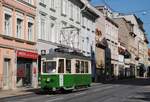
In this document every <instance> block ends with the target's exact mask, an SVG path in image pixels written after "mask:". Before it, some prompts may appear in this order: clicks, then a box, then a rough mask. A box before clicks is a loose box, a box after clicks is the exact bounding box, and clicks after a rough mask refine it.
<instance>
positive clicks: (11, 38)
mask: <svg viewBox="0 0 150 102" xmlns="http://www.w3.org/2000/svg"><path fill="white" fill-rule="evenodd" d="M0 36H1V37H3V38H4V39H7V40H13V37H12V36H9V35H3V34H0Z"/></svg>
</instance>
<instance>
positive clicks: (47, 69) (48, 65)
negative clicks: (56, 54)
mask: <svg viewBox="0 0 150 102" xmlns="http://www.w3.org/2000/svg"><path fill="white" fill-rule="evenodd" d="M43 73H56V62H55V61H51V62H43Z"/></svg>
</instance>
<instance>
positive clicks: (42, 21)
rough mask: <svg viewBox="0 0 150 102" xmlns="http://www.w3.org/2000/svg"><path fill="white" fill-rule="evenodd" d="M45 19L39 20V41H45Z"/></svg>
mask: <svg viewBox="0 0 150 102" xmlns="http://www.w3.org/2000/svg"><path fill="white" fill-rule="evenodd" d="M45 23H46V22H45V19H41V39H43V40H45V34H46V31H45V30H46V29H45V27H46V24H45Z"/></svg>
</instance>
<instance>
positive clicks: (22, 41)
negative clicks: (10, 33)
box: [15, 38, 25, 43]
mask: <svg viewBox="0 0 150 102" xmlns="http://www.w3.org/2000/svg"><path fill="white" fill-rule="evenodd" d="M15 41H17V42H21V43H24V42H25V40H23V39H21V38H15Z"/></svg>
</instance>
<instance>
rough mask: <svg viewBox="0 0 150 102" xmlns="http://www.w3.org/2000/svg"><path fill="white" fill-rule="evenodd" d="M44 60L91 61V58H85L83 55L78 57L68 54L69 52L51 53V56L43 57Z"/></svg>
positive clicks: (74, 54) (75, 54)
mask: <svg viewBox="0 0 150 102" xmlns="http://www.w3.org/2000/svg"><path fill="white" fill-rule="evenodd" d="M41 57H42V58H46V59H47V60H52V59H53V58H67V59H82V60H91V58H90V57H87V56H84V55H82V54H80V55H78V54H77V53H71V52H70V53H68V52H50V53H49V54H46V55H42V56H41Z"/></svg>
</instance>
